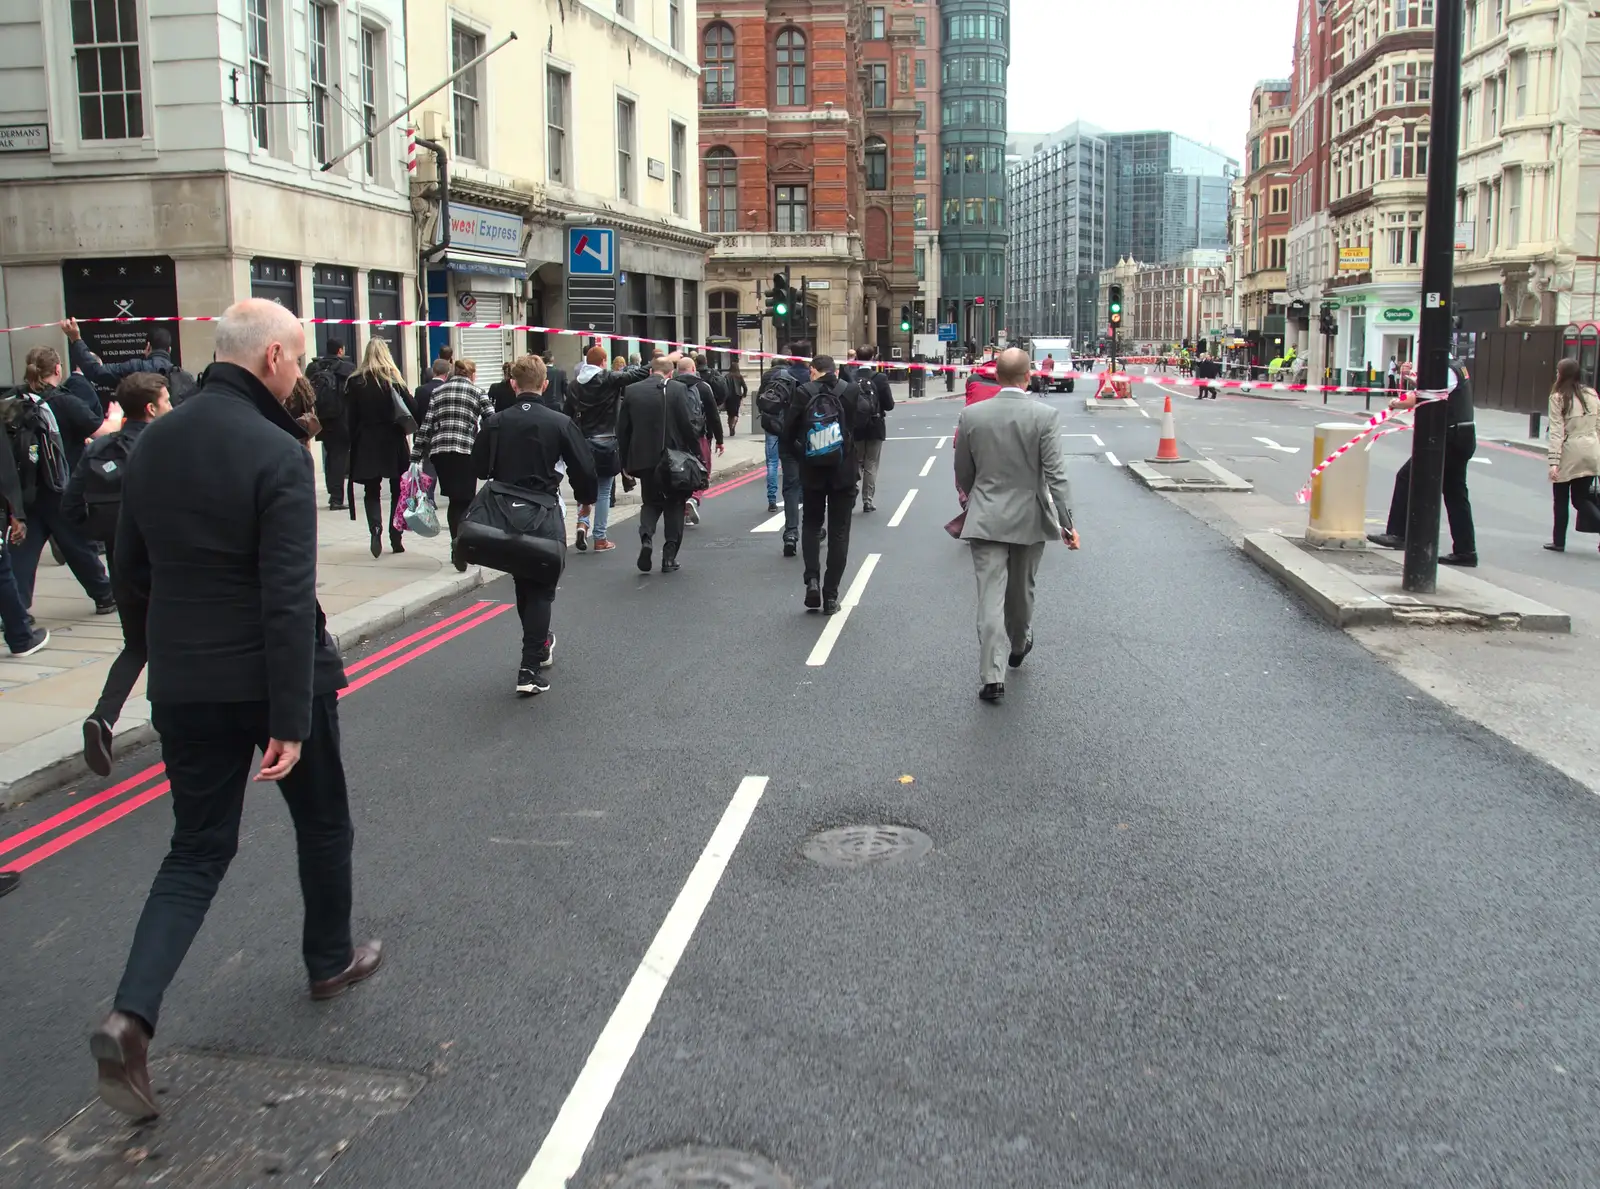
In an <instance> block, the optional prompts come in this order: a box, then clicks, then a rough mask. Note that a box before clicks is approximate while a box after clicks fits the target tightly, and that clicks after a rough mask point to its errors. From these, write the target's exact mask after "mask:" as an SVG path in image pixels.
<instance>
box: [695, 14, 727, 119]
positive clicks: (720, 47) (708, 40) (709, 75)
mask: <svg viewBox="0 0 1600 1189" xmlns="http://www.w3.org/2000/svg"><path fill="white" fill-rule="evenodd" d="M702 65H703V66H704V67H705V83H706V90H705V97H706V106H707V107H732V106H733V102H734V98H733V28H732V26H730V25H725V24H723V23H722V22H721V21H718V22H716V23H715V24H711V25H707V26H706V36H705V59H704V61H703V63H702Z"/></svg>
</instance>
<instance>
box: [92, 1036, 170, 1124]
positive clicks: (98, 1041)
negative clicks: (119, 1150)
mask: <svg viewBox="0 0 1600 1189" xmlns="http://www.w3.org/2000/svg"><path fill="white" fill-rule="evenodd" d="M89 1053H90V1055H91V1056H93V1057H94V1059H95V1062H96V1064H97V1065H98V1066H99V1078H98V1082H97V1088H98V1089H99V1091H100V1100H101V1101H102V1102H104V1103H105V1104H106V1105H107V1106H109V1107H110V1108H111V1109H112V1110H114V1111H121V1112H122V1113H123V1114H124V1115H127V1116H128V1117H129V1118H130V1119H153V1118H155V1117H156V1116H157V1115H159V1114H160V1113H161V1108H160V1107H159V1106H157V1105H156V1096H155V1092H154V1091H153V1090H152V1089H151V1088H150V1066H149V1053H150V1034H149V1033H148V1032H146V1031H145V1028H144V1024H143V1023H142V1022H141V1021H140V1020H138V1019H136V1018H134V1017H133V1016H130V1015H129V1014H128V1013H127V1012H120V1011H114V1012H112V1013H111V1014H110V1015H109V1016H107V1017H106V1022H105V1023H104V1024H101V1025H100V1027H99V1028H97V1029H95V1031H94V1032H93V1033H92V1034H91V1035H90V1037H89Z"/></svg>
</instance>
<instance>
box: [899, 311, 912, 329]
mask: <svg viewBox="0 0 1600 1189" xmlns="http://www.w3.org/2000/svg"><path fill="white" fill-rule="evenodd" d="M900 330H901V332H902V333H904V334H910V333H911V307H910V306H909V305H903V306H901V307H900Z"/></svg>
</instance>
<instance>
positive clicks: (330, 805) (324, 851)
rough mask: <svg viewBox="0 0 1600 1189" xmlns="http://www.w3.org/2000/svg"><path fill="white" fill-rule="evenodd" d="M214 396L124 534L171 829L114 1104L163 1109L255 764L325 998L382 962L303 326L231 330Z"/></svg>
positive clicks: (158, 465)
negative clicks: (366, 884) (164, 1035)
mask: <svg viewBox="0 0 1600 1189" xmlns="http://www.w3.org/2000/svg"><path fill="white" fill-rule="evenodd" d="M216 341H217V362H216V363H214V364H212V365H211V367H210V368H209V369H207V376H206V384H205V386H204V387H203V388H202V390H201V391H199V392H197V393H196V394H195V395H194V396H192V397H191V398H190V399H189V400H187V401H185V402H184V403H183V405H182V407H181V408H179V409H178V410H177V411H176V412H174V413H172V414H170V415H168V416H166V417H163V418H161V420H159V421H158V422H156V423H155V424H154V425H152V426H150V428H149V429H147V430H145V431H144V433H143V434H142V435H141V437H140V440H139V447H138V449H137V450H135V451H133V453H132V454H131V455H130V457H129V459H128V466H127V472H126V477H125V478H124V480H123V486H122V511H121V515H120V518H119V519H118V522H117V543H116V559H117V565H116V570H117V579H118V585H119V591H118V594H119V600H120V601H122V602H124V603H125V604H126V606H127V607H128V608H129V614H132V615H139V614H140V613H141V612H142V615H143V618H144V621H145V625H146V638H147V641H148V645H149V654H150V665H149V694H148V696H149V699H150V704H151V721H152V723H153V724H154V726H155V729H156V732H157V733H158V734H159V735H160V736H161V753H162V757H163V759H164V760H165V762H166V769H167V778H168V780H169V781H170V782H171V786H172V788H171V796H170V797H169V798H168V802H169V804H170V805H171V806H172V813H173V818H174V826H173V832H172V843H171V847H170V849H169V850H168V852H167V856H166V858H165V859H164V860H163V861H162V863H161V867H160V870H159V871H158V872H157V874H156V878H155V882H154V884H153V885H152V886H151V889H150V895H149V897H148V899H146V901H145V905H144V911H143V913H142V914H141V916H140V918H139V924H138V927H137V928H136V929H135V930H134V936H133V944H132V946H131V947H130V950H129V954H128V963H127V966H126V968H125V969H124V971H123V975H122V982H121V983H120V985H119V986H118V987H117V992H116V997H115V999H114V1000H113V1010H112V1012H111V1014H110V1015H109V1016H108V1017H107V1018H106V1020H105V1022H104V1023H103V1024H101V1025H100V1027H99V1028H98V1029H97V1030H96V1031H95V1032H94V1034H93V1035H92V1036H91V1037H90V1041H89V1049H90V1052H91V1053H92V1054H93V1056H94V1058H95V1060H96V1062H98V1066H99V1090H100V1096H101V1098H102V1099H103V1100H104V1101H105V1102H106V1104H107V1105H108V1106H110V1107H112V1108H113V1109H115V1110H118V1111H121V1112H122V1113H124V1114H127V1115H130V1116H132V1117H134V1118H148V1117H150V1116H153V1115H157V1114H159V1113H160V1107H159V1106H158V1104H157V1101H156V1098H155V1095H154V1093H153V1092H152V1090H151V1086H150V1074H149V1068H148V1050H149V1044H150V1039H151V1037H152V1036H153V1035H154V1033H155V1030H156V1027H157V1024H158V1022H159V1016H160V1013H161V1002H162V999H163V998H164V996H165V993H166V990H167V987H168V986H169V985H170V983H171V982H172V979H173V978H174V977H175V976H176V975H177V973H178V968H179V966H180V965H181V964H182V962H183V957H184V955H185V954H186V953H187V952H188V950H189V947H190V945H191V944H192V943H193V942H194V939H195V936H196V935H197V934H198V933H199V931H200V927H201V925H202V924H203V923H204V921H205V917H206V911H207V909H208V908H209V907H210V905H211V904H212V901H213V899H214V897H215V895H216V892H217V889H218V887H219V886H220V885H221V883H222V878H223V875H224V873H225V872H226V871H227V869H228V864H229V862H230V860H231V859H232V858H233V856H234V853H235V851H236V850H237V849H238V845H239V823H240V817H241V815H242V813H243V811H244V798H245V790H246V788H247V786H248V784H249V779H250V771H251V769H252V767H254V763H255V753H256V750H257V749H258V748H259V749H260V750H261V751H262V752H263V753H264V755H263V758H262V762H261V770H260V771H259V772H258V773H257V775H256V780H257V781H271V782H276V783H277V784H278V788H279V791H280V792H281V793H282V794H283V797H284V800H285V801H286V802H287V803H288V806H289V814H290V816H291V817H292V818H293V819H294V832H295V843H296V849H297V850H298V852H299V876H300V891H301V896H302V897H303V899H304V901H305V921H304V924H303V927H302V931H301V954H302V957H303V959H304V962H305V967H306V974H307V976H308V981H309V990H310V993H311V998H313V999H327V998H331V997H332V996H334V995H337V994H340V993H341V992H343V991H345V990H347V989H348V988H349V987H350V986H352V985H353V984H355V983H357V982H360V981H361V980H362V979H364V978H366V977H368V976H369V975H371V974H372V973H373V972H374V971H376V970H377V968H378V964H379V961H380V958H381V946H380V945H379V943H378V942H367V943H365V944H363V945H361V946H355V945H352V944H351V930H350V903H351V894H352V888H351V845H352V840H353V836H354V832H353V829H352V827H351V823H350V807H349V799H348V796H347V792H346V787H345V774H344V765H343V762H342V760H341V758H340V755H339V711H338V691H339V689H341V688H342V687H343V686H344V684H345V677H344V666H343V664H342V663H341V661H340V659H339V653H338V650H337V649H336V647H335V646H334V644H333V641H332V639H331V638H330V636H329V635H328V632H327V627H326V621H325V620H324V618H323V615H322V609H321V608H320V607H319V606H318V605H317V544H316V541H317V495H316V480H315V476H314V473H313V469H312V465H311V459H310V458H309V457H308V456H307V455H306V452H305V450H303V449H302V448H301V445H300V435H301V434H302V433H303V430H301V428H300V427H299V426H298V425H297V424H296V423H295V421H294V419H293V418H291V417H290V416H289V413H288V412H287V410H285V409H284V407H283V404H282V403H281V402H283V401H286V400H287V399H288V398H289V396H290V394H291V392H292V390H293V387H294V382H295V379H296V378H297V377H298V376H299V374H300V368H299V364H298V362H297V361H298V359H299V358H300V356H301V355H302V354H303V353H304V351H305V329H304V327H302V326H301V325H300V323H299V321H298V320H297V319H296V318H295V316H294V315H293V314H291V313H290V312H289V311H288V310H285V309H284V308H283V307H282V306H279V305H277V304H275V303H273V302H270V301H266V300H264V299H259V298H251V299H248V300H246V301H242V302H238V303H237V304H235V305H232V306H230V307H229V308H228V309H227V310H226V311H224V312H223V315H222V318H221V320H220V321H219V322H218V324H217V340H216Z"/></svg>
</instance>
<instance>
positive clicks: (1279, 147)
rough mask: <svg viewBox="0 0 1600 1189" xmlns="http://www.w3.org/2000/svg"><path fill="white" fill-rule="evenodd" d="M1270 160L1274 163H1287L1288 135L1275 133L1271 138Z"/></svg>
mask: <svg viewBox="0 0 1600 1189" xmlns="http://www.w3.org/2000/svg"><path fill="white" fill-rule="evenodd" d="M1272 159H1273V160H1274V161H1287V160H1288V159H1289V134H1288V133H1287V132H1281V133H1277V134H1275V135H1274V136H1273V138H1272Z"/></svg>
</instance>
